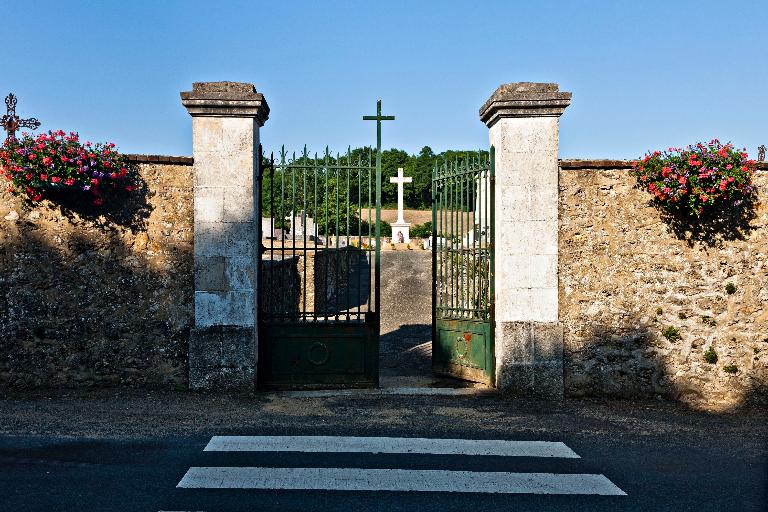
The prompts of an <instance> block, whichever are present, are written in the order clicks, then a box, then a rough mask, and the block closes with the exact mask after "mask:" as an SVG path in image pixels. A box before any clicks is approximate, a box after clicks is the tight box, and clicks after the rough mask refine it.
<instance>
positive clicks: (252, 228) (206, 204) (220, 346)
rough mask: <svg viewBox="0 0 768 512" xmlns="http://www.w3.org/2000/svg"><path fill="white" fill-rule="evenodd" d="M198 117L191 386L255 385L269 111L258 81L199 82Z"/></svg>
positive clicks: (193, 103)
mask: <svg viewBox="0 0 768 512" xmlns="http://www.w3.org/2000/svg"><path fill="white" fill-rule="evenodd" d="M181 103H182V104H183V105H184V106H185V107H186V108H187V111H188V112H189V114H190V115H191V116H192V153H193V156H194V196H195V198H194V200H195V214H194V215H195V219H194V220H195V249H194V257H195V327H194V329H193V330H192V333H191V335H190V340H189V386H190V388H191V389H240V390H252V389H253V388H254V384H255V378H256V360H257V353H258V352H257V344H258V339H257V325H258V324H257V321H256V320H257V319H256V314H257V309H256V307H257V300H256V298H257V276H258V272H259V266H258V257H259V252H258V247H259V243H260V242H261V241H260V240H258V239H257V238H258V229H257V223H258V222H259V212H258V211H257V210H256V206H257V198H258V194H259V190H258V181H257V179H256V176H257V172H258V171H259V162H258V161H257V155H258V148H259V128H260V127H261V126H263V125H264V123H265V122H266V120H267V117H268V115H269V107H268V106H267V102H266V100H265V99H264V96H263V95H262V94H260V93H258V92H256V89H255V88H254V86H253V85H252V84H246V83H236V82H198V83H195V84H193V86H192V91H189V92H182V93H181Z"/></svg>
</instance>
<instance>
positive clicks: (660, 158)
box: [632, 139, 755, 217]
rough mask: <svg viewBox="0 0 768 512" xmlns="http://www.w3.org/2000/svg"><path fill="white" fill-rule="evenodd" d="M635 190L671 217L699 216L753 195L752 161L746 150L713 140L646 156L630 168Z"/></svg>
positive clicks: (753, 163) (753, 170) (737, 203)
mask: <svg viewBox="0 0 768 512" xmlns="http://www.w3.org/2000/svg"><path fill="white" fill-rule="evenodd" d="M632 167H633V168H632V174H633V175H634V176H635V177H636V178H637V182H638V186H639V187H640V188H642V189H644V190H647V191H648V192H650V193H651V194H653V195H654V196H655V197H656V201H657V202H658V204H660V205H661V206H662V207H663V208H664V209H666V210H667V211H669V212H670V213H677V212H679V213H683V214H685V215H694V216H697V217H698V216H700V215H702V214H704V213H707V212H713V211H716V210H718V209H721V208H723V207H725V206H729V205H735V206H738V205H740V204H741V203H742V202H743V201H744V200H745V199H749V198H750V197H751V196H752V195H753V194H754V192H755V187H754V184H753V183H752V174H753V173H754V172H755V161H754V160H749V159H748V155H747V152H746V149H744V150H742V151H737V150H735V149H734V148H733V144H730V143H728V144H726V145H723V144H721V143H720V141H719V140H717V139H715V140H712V141H710V142H709V143H707V144H703V143H701V142H700V143H698V144H696V145H691V146H688V147H687V148H685V149H680V148H669V149H668V150H667V151H666V152H664V153H662V152H660V151H654V152H653V153H648V154H647V155H646V156H645V157H644V158H643V159H642V160H640V161H638V162H635V163H633V164H632Z"/></svg>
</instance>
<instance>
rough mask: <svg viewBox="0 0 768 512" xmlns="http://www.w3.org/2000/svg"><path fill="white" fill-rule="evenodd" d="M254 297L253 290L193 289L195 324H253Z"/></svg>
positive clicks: (205, 325)
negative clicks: (215, 290)
mask: <svg viewBox="0 0 768 512" xmlns="http://www.w3.org/2000/svg"><path fill="white" fill-rule="evenodd" d="M254 297H255V291H254V290H242V291H240V290H238V291H228V292H209V291H195V325H196V326H197V327H212V326H216V325H231V326H240V327H248V326H252V325H254V324H255V302H254Z"/></svg>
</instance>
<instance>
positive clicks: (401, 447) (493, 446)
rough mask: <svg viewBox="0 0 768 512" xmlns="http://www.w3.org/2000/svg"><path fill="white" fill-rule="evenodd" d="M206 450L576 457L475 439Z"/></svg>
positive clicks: (260, 444)
mask: <svg viewBox="0 0 768 512" xmlns="http://www.w3.org/2000/svg"><path fill="white" fill-rule="evenodd" d="M205 451H207V452H241V451H242V452H312V453H406V454H430V455H495V456H501V457H559V458H567V459H578V458H579V456H578V455H577V454H576V453H575V452H574V451H573V450H571V449H570V448H568V447H567V446H566V445H565V444H564V443H561V442H551V441H501V440H475V439H425V438H403V437H332V436H215V437H213V438H211V440H210V442H209V443H208V445H207V446H206V447H205Z"/></svg>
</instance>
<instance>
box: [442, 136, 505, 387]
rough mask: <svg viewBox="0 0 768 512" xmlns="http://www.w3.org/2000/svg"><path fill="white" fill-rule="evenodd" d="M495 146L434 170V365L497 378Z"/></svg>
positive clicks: (490, 380)
mask: <svg viewBox="0 0 768 512" xmlns="http://www.w3.org/2000/svg"><path fill="white" fill-rule="evenodd" d="M493 161H494V149H493V147H491V149H490V152H489V153H488V154H487V155H486V154H477V155H476V156H473V157H468V158H466V159H462V160H457V161H453V162H447V163H445V164H444V165H442V166H436V167H435V168H434V170H433V174H432V248H433V250H432V276H433V288H432V308H433V311H432V369H433V371H434V372H435V373H438V374H443V375H450V376H453V377H458V378H460V379H465V380H471V381H476V382H483V383H486V384H490V385H493V384H494V380H495V379H494V364H495V359H494V344H493V297H494V292H493V287H494V278H493V245H494V244H493V240H494V186H493V181H494V175H493Z"/></svg>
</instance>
